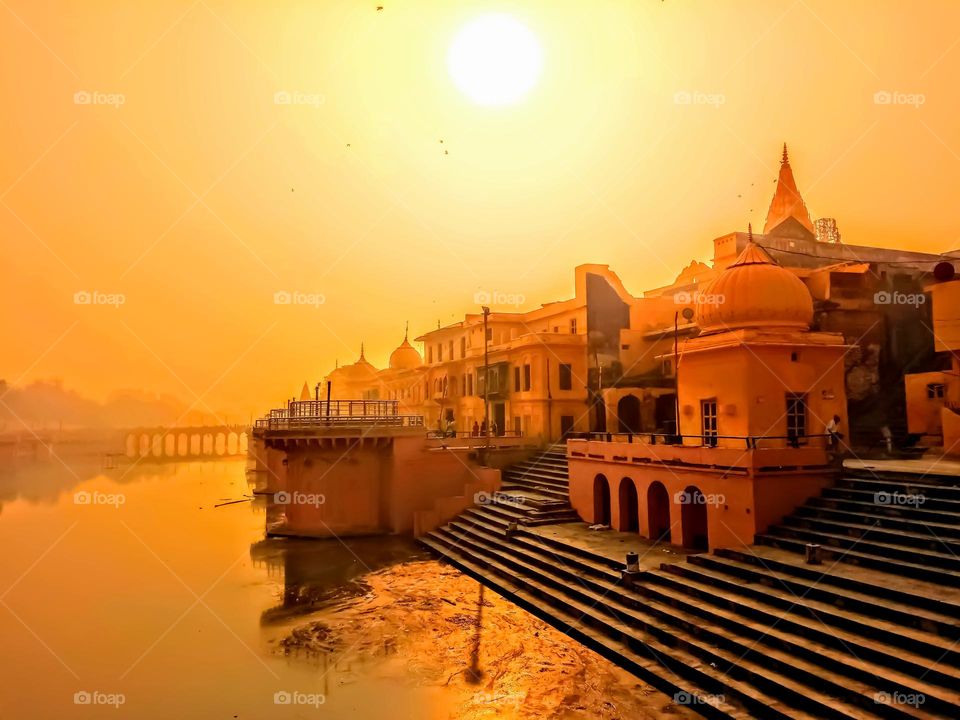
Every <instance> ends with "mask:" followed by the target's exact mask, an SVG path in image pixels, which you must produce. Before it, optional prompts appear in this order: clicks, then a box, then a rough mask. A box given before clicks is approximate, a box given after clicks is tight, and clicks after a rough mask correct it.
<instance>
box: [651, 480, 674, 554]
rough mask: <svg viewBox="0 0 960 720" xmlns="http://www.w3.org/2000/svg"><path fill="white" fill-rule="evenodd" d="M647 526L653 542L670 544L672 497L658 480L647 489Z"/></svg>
mask: <svg viewBox="0 0 960 720" xmlns="http://www.w3.org/2000/svg"><path fill="white" fill-rule="evenodd" d="M647 525H648V526H649V527H650V539H651V540H653V541H654V542H670V496H669V495H668V494H667V489H666V488H665V487H664V486H663V483H662V482H660V481H658V480H655V481H654V482H652V483H650V487H649V488H647Z"/></svg>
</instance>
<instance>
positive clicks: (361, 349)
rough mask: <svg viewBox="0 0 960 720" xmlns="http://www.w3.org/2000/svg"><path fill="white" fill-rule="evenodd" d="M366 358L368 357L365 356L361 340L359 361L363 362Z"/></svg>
mask: <svg viewBox="0 0 960 720" xmlns="http://www.w3.org/2000/svg"><path fill="white" fill-rule="evenodd" d="M364 360H366V358H365V357H364V356H363V341H362V340H361V341H360V360H358V361H357V362H362V361H364Z"/></svg>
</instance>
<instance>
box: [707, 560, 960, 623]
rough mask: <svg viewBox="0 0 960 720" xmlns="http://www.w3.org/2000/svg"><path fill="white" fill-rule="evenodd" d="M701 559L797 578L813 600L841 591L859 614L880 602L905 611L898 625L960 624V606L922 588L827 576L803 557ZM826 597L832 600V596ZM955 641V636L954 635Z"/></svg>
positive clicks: (879, 578) (786, 578) (883, 580)
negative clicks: (864, 603) (869, 602)
mask: <svg viewBox="0 0 960 720" xmlns="http://www.w3.org/2000/svg"><path fill="white" fill-rule="evenodd" d="M697 557H698V558H704V557H710V558H711V559H715V560H717V561H721V560H722V561H724V562H725V563H726V565H725V567H726V568H736V567H743V568H752V569H754V570H758V571H763V572H770V573H774V574H775V576H776V577H777V580H778V582H781V583H782V582H789V581H791V580H792V579H794V578H796V579H797V580H800V581H804V582H805V583H808V584H809V585H812V586H813V587H806V586H804V587H805V589H804V592H806V593H808V594H809V595H810V596H811V597H812V596H814V595H815V594H817V595H819V594H822V591H826V592H828V593H834V592H836V590H835V588H836V589H841V590H843V591H845V593H846V595H845V597H844V598H843V601H842V602H843V604H844V605H845V606H849V607H855V608H857V609H858V611H859V612H867V611H866V610H864V609H863V608H861V607H860V606H858V605H856V603H857V602H858V601H859V600H863V599H864V598H871V599H876V600H877V601H880V602H882V603H883V606H884V607H887V608H890V609H891V610H900V611H902V612H901V615H900V620H898V622H900V621H903V619H904V618H908V617H910V616H911V614H916V615H917V617H918V618H919V620H920V621H921V622H922V623H926V622H928V621H930V622H933V623H937V624H940V625H941V626H944V627H954V628H956V626H957V625H958V620H960V604H958V603H956V602H952V601H947V600H944V599H942V598H938V597H931V596H930V595H929V593H925V592H924V589H923V588H918V589H917V590H916V591H910V590H903V589H900V588H898V587H897V586H896V585H895V584H891V583H890V582H889V581H887V578H886V577H885V576H884V575H880V576H877V575H876V574H875V573H874V574H873V576H872V577H871V578H870V579H869V580H867V579H863V577H853V576H852V575H851V574H850V573H843V572H826V567H825V566H822V565H807V564H806V563H805V562H804V561H803V559H802V557H801V556H798V555H795V554H791V555H785V556H783V557H784V559H779V558H776V557H772V556H771V554H770V553H769V552H766V548H764V547H755V548H752V549H750V550H748V551H742V550H734V549H731V548H727V549H720V550H716V551H715V552H714V554H713V555H710V556H705V555H699V556H697ZM853 572H856V571H853ZM826 597H827V598H828V599H829V598H830V597H831V596H830V595H828V596H826ZM820 599H823V598H820ZM868 614H869V613H868ZM906 623H907V624H910V623H909V620H906ZM914 627H919V628H923V627H925V625H924V624H917V623H914ZM934 631H935V632H938V633H939V634H941V635H943V634H946V633H944V631H943V628H942V627H941V628H939V629H935V630H934ZM951 637H953V636H952V635H951Z"/></svg>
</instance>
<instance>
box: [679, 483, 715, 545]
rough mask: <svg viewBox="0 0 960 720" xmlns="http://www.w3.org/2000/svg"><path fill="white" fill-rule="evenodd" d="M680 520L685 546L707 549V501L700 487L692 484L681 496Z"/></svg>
mask: <svg viewBox="0 0 960 720" xmlns="http://www.w3.org/2000/svg"><path fill="white" fill-rule="evenodd" d="M680 522H681V527H682V528H683V546H684V547H685V548H687V549H689V550H707V549H709V547H710V543H709V542H708V541H707V502H706V498H705V497H704V496H703V493H702V492H700V488H698V487H696V486H694V485H690V486H689V487H688V488H687V489H686V490H684V491H683V495H681V496H680Z"/></svg>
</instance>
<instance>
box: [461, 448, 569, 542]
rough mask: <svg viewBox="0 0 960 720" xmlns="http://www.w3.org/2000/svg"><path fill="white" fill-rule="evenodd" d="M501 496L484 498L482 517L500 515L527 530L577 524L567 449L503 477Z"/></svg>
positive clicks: (539, 457) (554, 451) (552, 450)
mask: <svg viewBox="0 0 960 720" xmlns="http://www.w3.org/2000/svg"><path fill="white" fill-rule="evenodd" d="M501 478H502V485H501V488H500V490H499V492H497V493H494V494H493V495H492V496H489V497H487V498H484V500H485V501H486V502H483V503H481V505H480V507H479V508H478V511H479V512H480V514H481V515H483V514H489V515H497V516H499V517H502V518H505V519H507V520H508V521H514V522H517V523H520V524H523V525H527V526H536V525H546V524H554V523H561V522H576V521H578V520H579V517H577V513H576V512H575V511H574V510H573V508H572V507H570V496H569V482H568V479H567V455H566V449H565V447H563V446H551V447H550V448H548V449H547V450H546V451H545V452H543V453H540V454H539V455H537V456H535V457H533V458H531V459H529V460H527V461H525V462H522V463H518V464H516V465H511V466H510V467H509V468H506V469H505V470H503V471H502V473H501Z"/></svg>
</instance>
